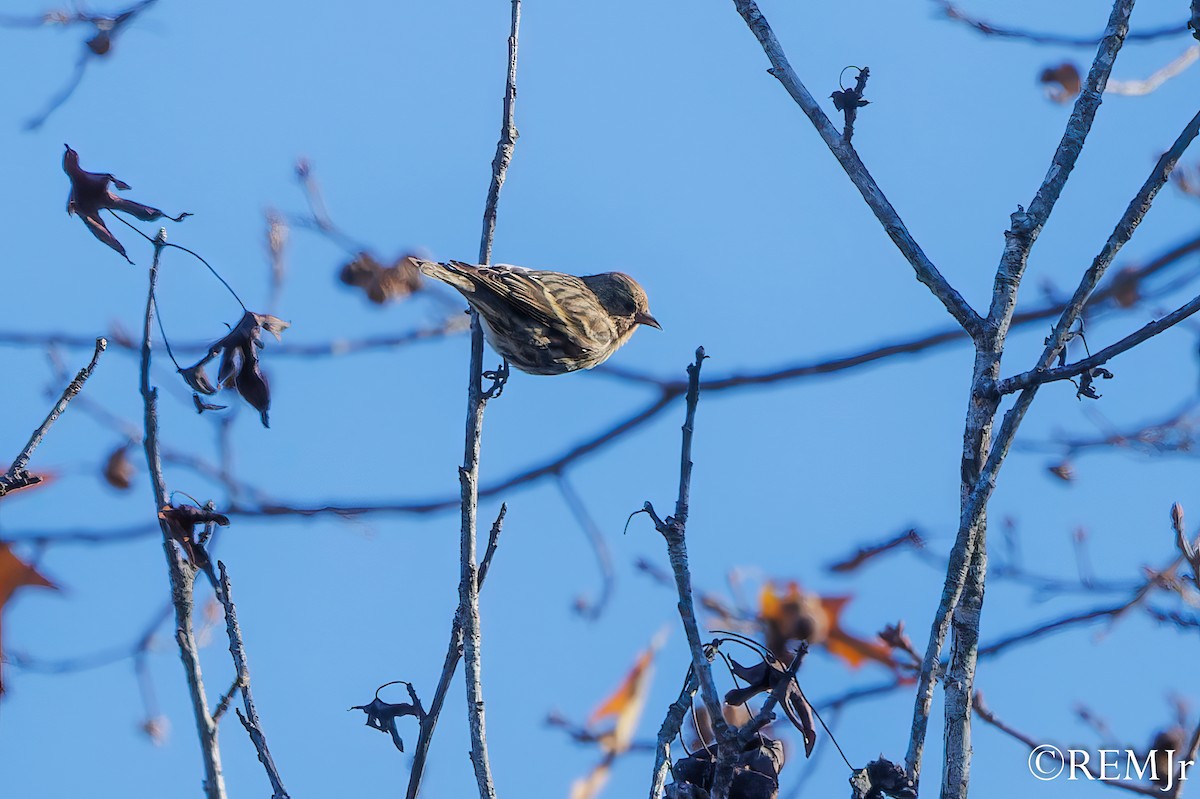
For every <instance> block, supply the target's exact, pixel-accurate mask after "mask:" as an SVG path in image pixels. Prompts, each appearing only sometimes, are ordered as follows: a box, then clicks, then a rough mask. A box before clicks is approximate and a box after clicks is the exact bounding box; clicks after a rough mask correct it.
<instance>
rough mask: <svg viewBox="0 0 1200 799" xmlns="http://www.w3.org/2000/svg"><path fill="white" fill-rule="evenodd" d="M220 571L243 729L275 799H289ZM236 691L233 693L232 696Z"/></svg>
mask: <svg viewBox="0 0 1200 799" xmlns="http://www.w3.org/2000/svg"><path fill="white" fill-rule="evenodd" d="M217 568H218V569H219V570H220V572H221V581H220V590H219V591H218V592H217V599H219V600H220V602H221V607H223V608H224V609H225V627H226V632H227V633H228V635H229V654H230V655H232V656H233V667H234V670H235V671H236V673H237V677H236V679H235V681H234V685H235V686H236V687H237V688H238V689H240V690H241V692H242V705H243V706H244V707H245V708H246V715H245V716H243V715H242V714H241V713H240V712H239V713H238V718H239V719H241V720H242V726H244V727H245V728H246V732H248V733H249V734H250V741H251V742H252V743H253V744H254V749H255V751H257V752H258V760H259V762H260V763H262V764H263V768H264V769H266V772H267V779H268V780H270V781H271V790H272V794H271V799H288V793H287V790H285V789H284V787H283V780H282V778H281V777H280V776H279V769H277V768H276V767H275V759H274V758H272V757H271V750H270V749H268V748H267V735H266V733H265V732H263V727H262V720H261V719H259V717H258V710H257V709H256V708H255V706H254V695H253V693H252V692H251V690H250V666H249V664H248V663H247V662H246V644H245V642H244V641H243V640H242V628H241V625H239V624H238V618H237V608H236V607H235V606H234V604H233V593H232V589H231V587H230V584H229V574H228V573H227V572H226V571H225V564H224V563H222V562H221V561H217ZM232 690H233V689H230V691H231V692H232ZM214 715H215V714H214Z"/></svg>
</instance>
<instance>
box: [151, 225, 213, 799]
mask: <svg viewBox="0 0 1200 799" xmlns="http://www.w3.org/2000/svg"><path fill="white" fill-rule="evenodd" d="M165 246H166V231H164V230H160V231H159V232H158V236H157V237H156V238H155V239H154V262H153V263H152V264H151V265H150V289H149V292H148V293H147V296H146V316H145V325H144V327H143V329H142V360H141V369H140V376H141V392H142V402H143V404H144V406H145V428H146V433H145V436H144V437H143V439H142V444H143V446H144V448H145V450H146V465H147V467H148V468H149V471H150V480H151V483H152V484H153V485H154V502H155V513H157V512H158V510H160V509H161V508H162V507H163V506H164V505H166V504H167V485H166V480H165V479H164V478H163V468H162V454H161V453H160V452H159V448H158V389H157V388H151V387H150V344H151V340H152V336H153V332H154V314H155V303H154V292H155V289H156V287H157V285H158V265H159V260H160V257H161V255H162V251H163V248H164V247H165ZM160 525H161V526H162V533H163V551H164V552H165V554H166V556H167V573H168V576H169V577H170V582H171V604H172V605H173V606H174V608H175V640H176V642H178V644H179V656H180V659H182V660H183V670H184V673H185V674H186V675H187V684H188V694H189V696H190V698H191V702H192V712H193V713H194V714H195V716H196V733H197V735H198V736H199V738H200V752H201V755H202V756H203V758H204V795H205V797H206V799H225V778H224V776H223V775H222V774H221V750H220V747H219V745H218V743H217V725H216V722H215V721H213V717H212V714H211V713H209V711H208V700H207V698H206V697H205V693H204V676H203V674H202V672H201V670H200V651H199V647H198V646H197V645H196V635H195V631H194V629H193V628H192V605H193V596H192V589H193V588H194V586H195V583H196V568H195V567H194V566H192V565H191V564H190V563H188V562H187V560H186V559H185V558H184V557H183V555H182V553H181V552H180V551H179V549H178V547H176V546H175V544H174V542H172V540H171V533H170V530H169V529H168V528H167V525H166V522H165V521H162V520H161V519H160Z"/></svg>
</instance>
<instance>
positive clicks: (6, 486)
mask: <svg viewBox="0 0 1200 799" xmlns="http://www.w3.org/2000/svg"><path fill="white" fill-rule="evenodd" d="M107 347H108V340H107V339H105V338H104V337H100V338H98V339H96V345H95V350H94V351H93V352H92V360H91V361H90V362H89V363H88V365H87V366H85V367H83V368H82V369H80V370H79V373H78V374H77V375H75V379H74V380H72V381H71V382H70V383H68V384H67V387H66V388H65V389H63V393H62V396H60V397H59V398H58V402H56V403H54V407H53V408H51V409H50V413H48V414H46V418H45V420H44V421H43V422H42V423H41V425H39V426H38V428H37V429H36V430H34V431H33V435H31V436H30V437H29V442H28V443H27V444H26V445H25V448H24V449H22V450H21V452H20V454H19V455H17V457H16V458H14V459H13V462H12V465H11V466H9V467H8V471H7V472H5V473H4V474H0V497H3V496H4V495H5V494H7V493H9V492H11V491H16V490H17V489H21V488H28V487H29V486H32V485H37V484H38V483H40V482H41V481H42V478H41V477H39V476H38V475H36V474H32V473H30V472H29V470H28V469H27V468H26V467H27V466H29V459H30V458H32V457H33V451H34V450H35V449H37V448H38V445H39V444H41V443H42V439H43V438H45V437H46V433H47V432H48V431H49V430H50V427H51V426H52V425H53V424H54V423H55V422H57V421H58V417H60V416H62V415H63V413H64V412H65V411H66V410H67V405H69V404H70V402H71V400H73V399H74V398H75V396H76V395H77V394H78V393H79V392H80V391H82V390H83V384H84V383H86V382H87V381H88V378H89V377H91V376H92V372H94V371H96V363H97V362H98V361H99V360H100V353H102V352H104V350H105V349H106V348H107Z"/></svg>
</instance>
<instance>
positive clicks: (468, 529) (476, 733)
mask: <svg viewBox="0 0 1200 799" xmlns="http://www.w3.org/2000/svg"><path fill="white" fill-rule="evenodd" d="M520 24H521V0H512V27H511V31H510V33H509V36H508V78H507V81H506V82H505V89H504V114H503V121H502V122H501V125H500V141H499V142H498V143H497V144H496V157H495V158H494V159H492V182H491V185H490V186H489V187H488V195H487V203H486V204H485V206H484V211H483V234H482V237H481V239H480V242H479V261H480V263H484V264H486V263H490V262H491V258H492V241H493V238H494V236H495V233H496V207H497V205H498V203H499V201H500V188H501V187H502V186H503V185H504V178H505V176H506V174H507V173H508V165H509V163H510V162H511V161H512V155H513V150H514V149H515V147H516V142H517V129H516V125H515V124H514V123H513V106H514V105H515V104H516V100H517V36H518V33H519V30H520ZM482 379H483V326H482V324H481V323H480V320H479V313H478V312H476V311H474V310H472V311H471V365H470V374H469V375H468V380H469V382H468V385H467V431H466V442H465V447H464V450H465V451H464V453H463V465H462V468H460V469H459V471H458V474H459V483H460V486H461V497H462V530H461V536H460V539H459V559H460V571H459V582H458V614H457V625H458V627H459V628H460V629H461V630H462V637H463V658H464V660H465V661H466V667H465V671H466V682H467V719H468V722H469V724H470V728H471V763H472V764H473V765H474V767H475V780H476V782H477V783H478V785H479V796H480V797H481V799H495V796H496V788H495V785H493V783H492V770H491V764H490V763H489V761H488V751H487V726H486V723H485V719H484V705H483V680H482V677H481V667H482V657H481V655H480V644H481V642H482V635H481V633H480V629H479V578H478V566H477V565H476V555H475V538H476V522H477V519H476V517H477V513H478V503H479V450H480V440H481V437H482V435H483V410H484V407H485V406H486V405H487V397H488V395H487V394H485V393H484V391H483V385H482Z"/></svg>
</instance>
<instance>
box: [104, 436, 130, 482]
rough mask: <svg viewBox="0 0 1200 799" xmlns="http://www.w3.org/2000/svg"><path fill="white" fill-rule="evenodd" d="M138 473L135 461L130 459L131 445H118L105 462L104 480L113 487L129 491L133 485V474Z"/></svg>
mask: <svg viewBox="0 0 1200 799" xmlns="http://www.w3.org/2000/svg"><path fill="white" fill-rule="evenodd" d="M135 474H137V469H135V468H134V466H133V462H132V461H130V460H129V445H128V444H125V445H123V446H120V447H117V448H116V449H114V450H113V451H112V454H111V455H109V456H108V460H106V461H105V462H104V480H105V482H107V483H108V484H109V485H110V486H112V487H113V488H116V489H118V490H120V491H127V490H128V489H129V487H130V486H132V485H133V476H134V475H135Z"/></svg>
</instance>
